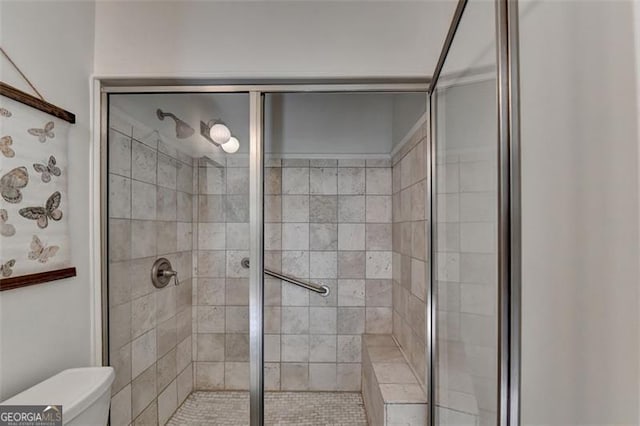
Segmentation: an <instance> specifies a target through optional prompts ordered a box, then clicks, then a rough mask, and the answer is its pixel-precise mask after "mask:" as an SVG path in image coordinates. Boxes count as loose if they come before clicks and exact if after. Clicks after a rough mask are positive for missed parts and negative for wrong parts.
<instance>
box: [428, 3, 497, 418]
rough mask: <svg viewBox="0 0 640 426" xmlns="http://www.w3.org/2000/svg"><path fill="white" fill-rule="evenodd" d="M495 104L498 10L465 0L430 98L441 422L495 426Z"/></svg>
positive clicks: (438, 409)
mask: <svg viewBox="0 0 640 426" xmlns="http://www.w3.org/2000/svg"><path fill="white" fill-rule="evenodd" d="M496 99H497V80H496V41H495V5H494V3H493V2H482V1H470V2H469V4H468V5H467V7H466V9H465V11H464V14H463V16H462V20H461V23H460V27H459V28H458V31H457V33H456V35H455V38H454V40H453V44H452V46H451V50H450V51H449V54H448V56H447V59H446V62H445V64H444V68H443V70H442V74H441V76H440V78H439V80H438V84H437V86H436V89H435V91H434V93H433V98H432V107H433V124H434V142H435V145H436V159H435V168H436V187H435V203H436V209H435V213H434V225H435V235H434V237H435V238H434V244H433V250H434V256H433V259H434V272H433V278H434V287H435V295H436V300H437V301H436V306H437V308H436V309H437V314H436V335H437V341H436V345H435V371H434V373H435V374H434V375H435V377H434V379H435V390H434V393H435V395H434V398H435V407H436V412H435V419H436V423H437V424H443V425H454V424H455V425H467V424H468V425H478V424H479V425H495V424H496V421H497V420H496V409H497V395H498V372H497V354H498V314H497V307H498V303H497V302H498V285H497V266H498V254H497V241H498V228H497V215H498V210H497V206H498V201H497V190H498V179H497V178H498V164H497V158H498V135H497V126H496V123H497V120H498V111H497V102H496Z"/></svg>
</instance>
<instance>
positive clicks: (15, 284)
mask: <svg viewBox="0 0 640 426" xmlns="http://www.w3.org/2000/svg"><path fill="white" fill-rule="evenodd" d="M0 96H4V97H7V98H9V99H12V100H14V101H16V102H19V103H21V104H24V105H27V106H29V107H32V108H35V109H37V110H39V111H42V112H44V113H46V114H49V115H52V116H54V117H56V118H58V119H60V120H64V121H66V122H68V123H70V124H75V122H76V116H75V114H73V113H71V112H69V111H67V110H65V109H63V108H60V107H58V106H56V105H53V104H51V103H49V102H46V101H44V100H42V99H40V98H37V97H35V96H33V95H30V94H28V93H26V92H23V91H22V90H19V89H17V88H15V87H13V86H11V85H9V84H6V83H4V82H0ZM75 276H76V268H75V267H67V268H61V269H55V270H52V271H45V272H38V273H33V274H27V275H21V276H16V277H1V278H0V291H5V290H12V289H16V288H21V287H26V286H31V285H35V284H42V283H45V282H49V281H56V280H61V279H64V278H70V277H75Z"/></svg>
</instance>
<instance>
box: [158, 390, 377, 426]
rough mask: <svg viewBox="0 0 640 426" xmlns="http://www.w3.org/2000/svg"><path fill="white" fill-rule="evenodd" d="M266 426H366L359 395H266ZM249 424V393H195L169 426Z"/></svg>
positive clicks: (322, 393)
mask: <svg viewBox="0 0 640 426" xmlns="http://www.w3.org/2000/svg"><path fill="white" fill-rule="evenodd" d="M264 406H265V425H300V426H303V425H304V426H311V425H313V426H316V425H336V426H337V425H345V426H346V425H349V426H352V425H358V426H360V425H361V426H366V425H367V417H366V414H365V411H364V404H363V402H362V395H361V394H360V393H359V392H266V393H265V399H264ZM248 424H249V392H247V391H195V392H193V393H192V394H191V395H189V397H188V398H187V399H186V400H185V401H184V403H183V404H182V405H181V406H180V407H179V408H178V410H177V411H176V412H175V413H174V415H173V417H171V419H170V420H169V422H168V423H167V425H170V426H191V425H220V426H227V425H229V426H232V425H233V426H239V425H248Z"/></svg>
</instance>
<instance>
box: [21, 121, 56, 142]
mask: <svg viewBox="0 0 640 426" xmlns="http://www.w3.org/2000/svg"><path fill="white" fill-rule="evenodd" d="M53 126H54V124H53V121H49V122H48V123H47V124H45V125H44V128H42V129H29V130H27V131H28V132H29V134H31V135H33V136H37V137H38V140H39V141H40V142H41V143H45V142H46V141H47V138H50V139H53V138H55V137H56V135H55V133H53Z"/></svg>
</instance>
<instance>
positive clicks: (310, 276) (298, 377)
mask: <svg viewBox="0 0 640 426" xmlns="http://www.w3.org/2000/svg"><path fill="white" fill-rule="evenodd" d="M247 165H248V162H247V160H246V159H245V160H242V159H241V157H239V156H238V157H236V158H234V157H229V158H228V160H227V161H226V164H224V163H213V162H208V163H201V167H199V169H198V171H199V194H198V215H199V220H198V227H199V230H198V254H197V284H196V286H195V287H194V301H195V303H196V305H197V306H196V321H195V323H194V331H195V332H196V333H197V334H196V339H195V340H196V344H195V346H194V348H195V351H194V360H195V364H196V374H195V377H196V383H195V385H196V388H197V389H248V368H249V365H248V355H249V352H248V351H249V349H248V346H249V344H248V327H249V325H248V285H249V283H248V278H247V277H248V270H246V269H243V268H242V267H241V266H240V260H241V259H242V258H243V257H246V256H248V249H249V240H248V236H249V228H248V221H249V206H248V189H249V185H248V168H247ZM264 232H265V266H266V267H267V268H271V269H274V270H276V271H282V272H284V273H285V274H290V275H293V276H296V277H299V278H302V279H306V280H310V281H312V282H319V283H323V284H326V285H328V286H329V287H330V288H331V294H330V296H329V297H326V298H325V297H322V296H319V295H317V294H314V293H311V292H309V291H308V290H304V289H301V288H299V287H296V286H294V285H291V284H288V283H285V282H281V281H279V280H274V279H271V278H268V277H265V361H266V366H265V386H266V388H267V389H268V390H327V391H328V390H360V376H361V365H360V360H361V337H362V334H364V333H387V334H388V333H391V330H392V309H391V278H392V271H391V268H392V261H391V232H392V229H391V168H390V163H389V161H367V162H366V163H365V161H363V160H350V161H343V160H341V161H337V160H267V164H266V169H265V230H264Z"/></svg>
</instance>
